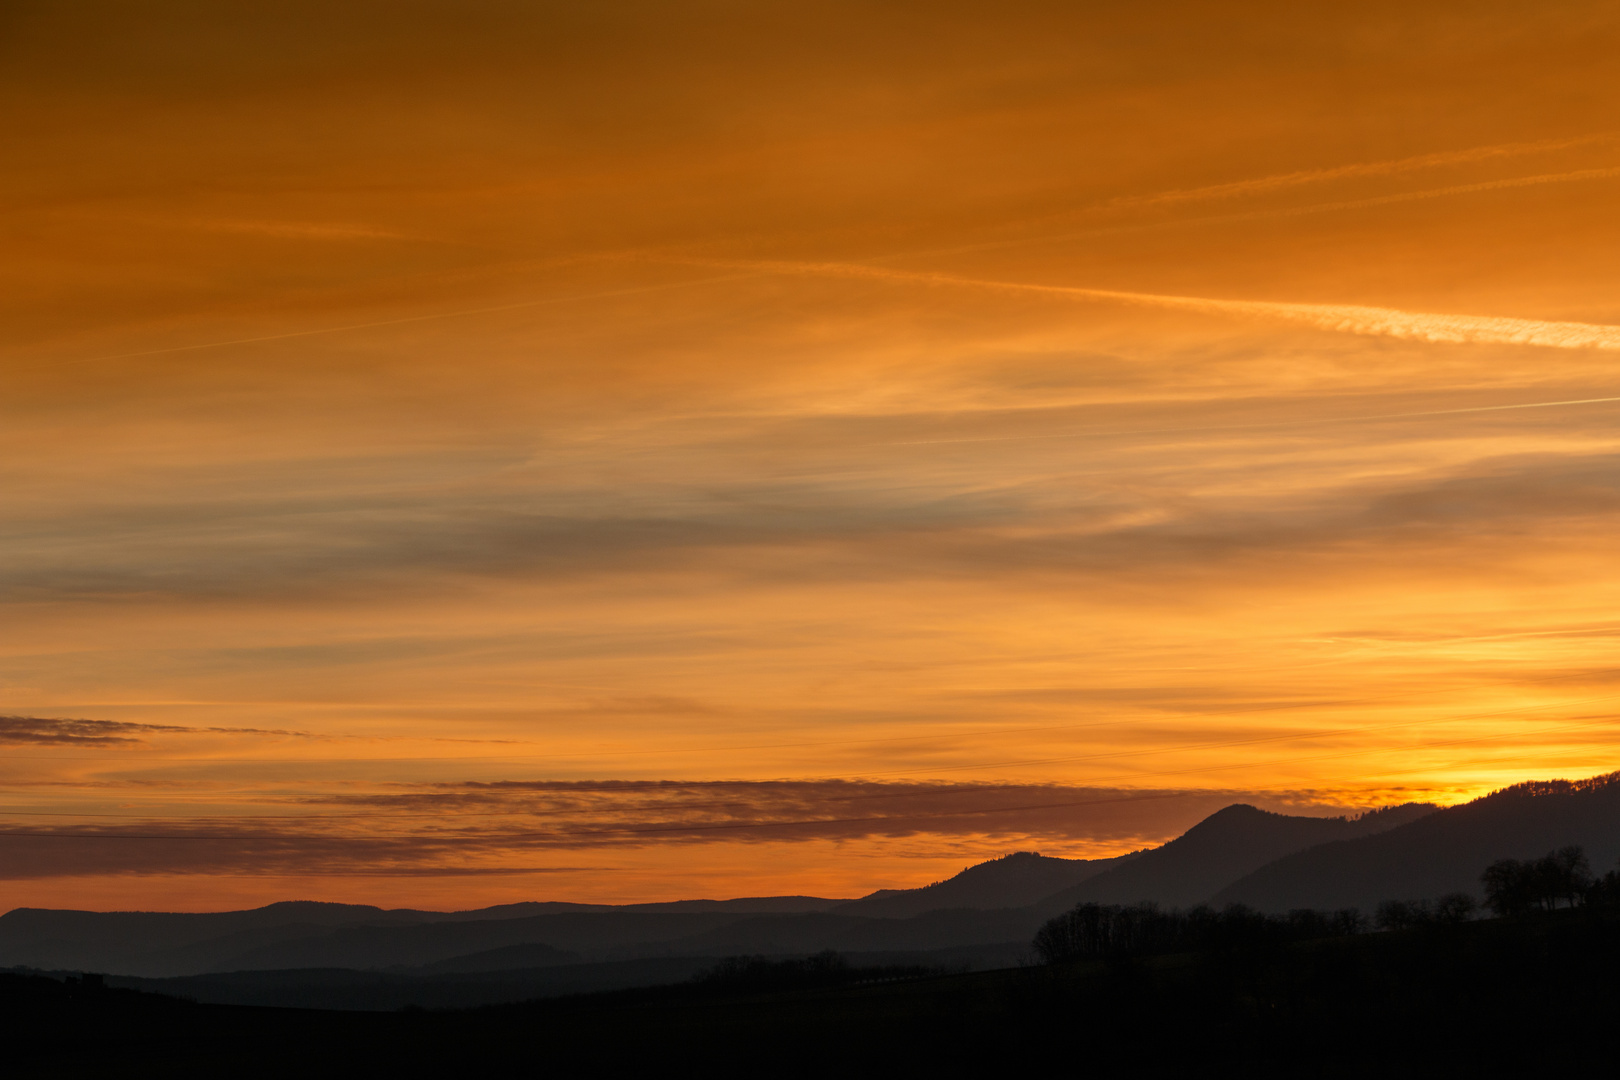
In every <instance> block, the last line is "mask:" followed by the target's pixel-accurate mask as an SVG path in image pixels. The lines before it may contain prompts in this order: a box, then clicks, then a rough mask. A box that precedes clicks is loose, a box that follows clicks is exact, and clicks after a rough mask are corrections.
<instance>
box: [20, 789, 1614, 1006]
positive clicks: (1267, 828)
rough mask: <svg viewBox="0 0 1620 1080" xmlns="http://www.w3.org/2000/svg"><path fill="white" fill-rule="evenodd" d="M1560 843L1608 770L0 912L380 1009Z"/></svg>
mask: <svg viewBox="0 0 1620 1080" xmlns="http://www.w3.org/2000/svg"><path fill="white" fill-rule="evenodd" d="M1566 844H1580V845H1582V846H1584V847H1585V848H1586V850H1587V852H1588V854H1589V856H1590V857H1591V859H1592V862H1593V865H1594V867H1595V868H1597V869H1600V870H1602V869H1608V868H1609V867H1610V866H1611V865H1613V863H1614V861H1615V859H1616V857H1617V856H1620V773H1616V774H1611V775H1609V776H1602V777H1596V778H1594V779H1591V780H1585V781H1577V782H1568V781H1546V782H1536V783H1529V784H1520V785H1518V786H1516V787H1512V788H1508V789H1506V790H1504V791H1499V792H1496V793H1494V794H1492V795H1489V796H1486V797H1484V798H1481V799H1476V800H1474V801H1473V802H1470V803H1466V804H1464V805H1461V806H1455V807H1450V808H1447V809H1439V808H1437V807H1435V806H1432V805H1429V804H1424V803H1409V804H1405V805H1402V806H1396V807H1391V808H1389V809H1385V810H1380V811H1375V812H1372V813H1368V814H1363V815H1360V816H1358V817H1354V818H1346V817H1338V818H1321V817H1303V816H1290V815H1284V814H1273V813H1268V812H1266V811H1262V810H1258V809H1256V808H1254V807H1252V806H1246V805H1237V806H1229V807H1227V808H1226V809H1224V810H1221V811H1219V812H1217V813H1215V814H1213V815H1211V816H1210V817H1208V818H1206V819H1205V820H1203V821H1201V822H1199V823H1198V824H1197V825H1195V826H1194V827H1193V828H1191V829H1189V830H1188V831H1187V832H1186V833H1185V834H1183V835H1182V836H1180V837H1178V838H1176V839H1175V840H1172V841H1170V842H1169V843H1167V844H1164V845H1163V846H1161V847H1158V848H1154V849H1151V850H1147V851H1141V852H1135V853H1133V854H1130V855H1124V856H1120V857H1117V858H1113V859H1092V860H1084V859H1057V858H1051V857H1047V856H1042V855H1038V854H1035V853H1033V852H1019V853H1015V854H1012V855H1007V856H1004V857H1002V858H999V859H993V860H991V861H989V862H985V863H981V864H979V865H977V866H973V867H969V868H968V869H966V870H964V871H962V872H961V873H960V874H957V875H956V876H955V877H952V878H950V879H948V880H946V881H941V882H936V883H934V884H932V885H928V886H925V887H923V888H919V889H884V890H879V891H878V892H875V893H873V894H871V895H869V896H865V897H861V898H860V899H857V900H838V899H826V898H821V897H809V896H780V897H751V898H743V899H738V900H687V901H677V902H673V903H659V904H632V905H624V906H611V905H593V904H568V903H522V904H504V905H500V906H498V907H491V908H483V909H479V910H476V911H459V912H433V911H415V910H384V909H381V908H375V907H368V906H363V905H351V904H324V903H313V902H290V903H280V904H271V905H269V906H268V907H263V908H257V909H254V910H251V911H229V912H217V913H209V914H180V913H167V912H91V911H57V910H45V909H35V908H19V909H17V910H15V911H11V912H8V913H6V914H5V915H3V916H0V967H7V966H15V967H29V968H34V969H39V970H74V971H81V970H82V971H100V972H106V973H108V974H110V975H115V976H123V977H125V981H126V982H128V983H130V984H132V985H133V984H136V983H139V984H141V985H149V984H151V981H152V980H162V982H163V985H162V986H161V987H158V986H155V984H152V985H153V988H164V989H168V990H170V991H171V992H179V993H183V994H187V995H188V996H193V997H198V998H200V999H202V1000H230V1001H243V1002H255V1003H270V1002H273V1003H280V1004H291V1003H298V1002H307V1001H313V1000H317V999H318V1000H322V1001H325V1002H327V1003H328V1004H331V1003H332V1002H334V1001H347V1002H349V1003H350V1005H351V1007H375V1008H394V1007H397V1006H398V1005H399V1004H401V1003H403V1002H405V1001H412V1000H414V1001H418V1002H424V1001H425V1002H439V1003H447V1004H448V1003H469V1002H470V1003H477V1002H482V1001H492V1000H512V999H513V997H514V996H518V997H522V996H529V997H533V996H542V995H545V994H550V993H564V992H572V991H574V990H579V989H604V988H611V987H614V986H621V985H623V986H628V985H638V984H645V983H648V982H658V981H668V980H672V979H676V980H678V979H684V978H687V977H689V976H690V975H691V974H692V973H693V972H694V971H696V970H700V969H701V968H702V967H703V966H704V965H705V964H707V963H710V962H712V960H713V959H714V958H718V957H723V956H728V955H738V954H763V955H780V956H786V955H802V954H805V953H811V952H817V951H820V950H823V949H836V950H838V951H840V952H843V953H845V954H848V955H851V956H866V957H873V958H881V962H884V963H937V964H949V965H954V966H962V965H967V966H997V965H1005V964H1010V963H1014V962H1016V960H1017V958H1018V957H1020V956H1021V955H1023V954H1024V953H1025V951H1026V949H1027V946H1028V942H1029V940H1030V938H1031V936H1032V935H1033V934H1034V932H1035V930H1036V929H1037V928H1038V927H1039V926H1040V924H1041V923H1042V922H1043V921H1045V920H1046V919H1047V918H1049V917H1051V916H1052V915H1054V914H1057V913H1059V912H1061V911H1064V910H1067V909H1068V908H1070V907H1072V906H1074V905H1075V904H1077V903H1083V902H1086V901H1097V902H1101V903H1133V902H1137V901H1152V902H1156V903H1158V904H1160V905H1163V906H1179V907H1185V906H1190V905H1193V904H1198V903H1212V904H1215V905H1217V906H1220V905H1225V904H1228V903H1243V904H1248V905H1250V906H1252V907H1256V908H1260V909H1262V910H1266V911H1287V910H1290V909H1293V908H1300V907H1315V908H1322V909H1334V908H1341V907H1360V908H1363V909H1371V908H1372V907H1373V906H1375V905H1376V904H1377V903H1378V902H1380V901H1382V900H1385V899H1419V898H1424V897H1434V896H1439V895H1442V894H1444V893H1447V892H1477V889H1478V881H1479V874H1480V871H1481V870H1482V869H1483V868H1484V867H1485V866H1486V865H1487V864H1489V863H1490V862H1492V861H1494V860H1496V859H1499V858H1509V857H1511V858H1526V857H1533V856H1538V855H1541V854H1544V853H1546V852H1547V851H1549V850H1552V849H1554V848H1557V847H1561V846H1564V845H1566ZM271 973H274V974H271ZM300 988H302V989H300ZM300 994H302V995H303V996H302V997H301V996H300Z"/></svg>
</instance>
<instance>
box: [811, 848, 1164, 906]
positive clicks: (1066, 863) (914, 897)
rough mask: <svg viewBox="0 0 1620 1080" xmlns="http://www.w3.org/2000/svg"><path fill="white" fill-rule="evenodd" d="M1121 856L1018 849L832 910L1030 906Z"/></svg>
mask: <svg viewBox="0 0 1620 1080" xmlns="http://www.w3.org/2000/svg"><path fill="white" fill-rule="evenodd" d="M1132 857H1133V856H1130V855H1126V856H1121V857H1120V858H1124V859H1129V858H1132ZM1120 858H1114V859H1053V858H1049V857H1047V856H1045V855H1041V854H1039V853H1037V852H1033V851H1018V852H1014V853H1013V854H1011V855H1003V856H1002V857H1001V858H999V859H991V860H990V861H989V862H982V863H979V864H978V865H977V866H970V867H968V868H967V869H966V870H963V871H962V872H961V873H960V874H957V875H956V876H955V877H952V878H947V879H946V880H944V881H936V882H934V884H932V885H925V886H923V887H922V888H920V889H879V890H878V891H877V892H875V893H872V894H871V895H870V896H863V897H861V898H860V899H859V900H851V901H849V902H848V903H844V904H840V905H838V907H837V908H836V909H834V910H836V911H837V912H838V913H839V914H840V915H867V916H874V917H879V918H905V917H907V916H910V915H921V914H923V913H924V912H927V911H941V910H945V909H949V908H976V909H979V910H990V909H994V908H1020V907H1029V906H1031V905H1032V904H1035V903H1037V902H1039V901H1040V900H1042V899H1044V898H1045V897H1048V896H1051V895H1052V894H1053V893H1055V892H1058V891H1060V890H1062V889H1066V888H1069V887H1070V886H1073V885H1078V884H1079V883H1080V882H1082V881H1085V880H1086V879H1087V878H1090V877H1095V876H1096V875H1098V874H1100V873H1102V872H1103V871H1105V870H1108V869H1110V868H1111V867H1113V866H1114V865H1115V864H1117V863H1118V862H1119V861H1120Z"/></svg>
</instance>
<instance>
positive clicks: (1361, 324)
mask: <svg viewBox="0 0 1620 1080" xmlns="http://www.w3.org/2000/svg"><path fill="white" fill-rule="evenodd" d="M680 261H682V262H686V263H688V264H689V265H700V266H712V267H729V268H733V269H739V270H743V269H752V270H758V271H762V272H767V273H776V274H783V275H793V274H799V275H806V276H814V277H844V278H865V279H869V280H874V281H895V282H902V283H907V284H916V285H943V286H953V287H957V288H969V289H986V290H993V291H997V292H1011V293H1035V294H1042V295H1047V296H1064V297H1072V298H1075V299H1081V300H1101V301H1106V302H1112V303H1120V304H1128V305H1132V306H1137V307H1153V308H1162V309H1168V310H1174V311H1192V312H1197V313H1199V314H1206V315H1228V316H1237V317H1239V318H1258V319H1269V320H1272V321H1277V322H1289V323H1298V324H1303V325H1306V326H1312V327H1315V328H1317V329H1320V330H1332V331H1336V332H1338V333H1343V334H1364V335H1369V336H1374V337H1393V338H1402V339H1406V340H1411V341H1423V342H1429V343H1433V344H1477V345H1539V346H1542V347H1544V348H1552V349H1605V350H1616V351H1620V326H1610V325H1604V324H1600V323H1578V322H1554V321H1551V320H1544V319H1514V318H1505V317H1501V316H1494V315H1445V314H1434V313H1429V312H1420V311H1401V310H1399V309H1397V308H1380V307H1364V306H1360V305H1353V304H1296V303H1288V302H1284V301H1273V300H1215V299H1209V298H1207V297H1199V296H1166V295H1161V294H1157V293H1138V292H1121V291H1118V290H1114V289H1087V288H1081V287H1079V286H1074V285H1038V284H1032V283H1028V282H1019V281H994V280H987V279H983V278H969V277H958V276H956V275H954V274H941V273H934V272H930V271H919V270H895V269H890V268H887V267H877V266H868V265H863V264H860V263H834V262H820V263H801V262H785V261H760V260H746V261H745V260H722V259H683V260H680Z"/></svg>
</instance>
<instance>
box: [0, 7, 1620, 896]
mask: <svg viewBox="0 0 1620 1080" xmlns="http://www.w3.org/2000/svg"><path fill="white" fill-rule="evenodd" d="M92 6H93V7H96V8H97V9H98V10H99V14H98V16H97V17H96V18H94V19H88V18H85V17H83V16H82V15H81V14H73V13H71V12H69V11H68V10H67V9H62V8H58V7H56V6H53V5H37V6H35V5H22V6H20V7H17V8H15V9H13V10H14V12H15V13H8V14H7V15H5V16H4V17H3V18H4V21H3V22H0V42H3V43H4V44H3V48H4V63H3V64H0V101H3V103H4V104H3V107H4V110H5V113H4V115H5V123H4V126H3V130H4V132H5V134H4V135H3V136H0V138H3V139H4V141H5V144H6V150H5V159H6V160H7V161H8V163H9V164H8V167H7V169H6V170H5V174H4V191H5V198H4V201H3V203H0V212H3V215H4V225H5V231H6V237H7V243H6V248H7V251H8V257H7V258H6V259H5V261H4V263H3V265H4V274H5V279H4V281H5V288H4V290H3V291H0V305H3V311H4V316H3V318H0V365H3V371H4V378H5V393H4V396H3V398H0V496H3V508H0V598H3V602H4V607H3V609H0V611H3V616H0V832H4V833H6V834H7V835H5V836H4V837H0V852H3V853H4V854H3V857H0V878H3V880H0V901H3V903H0V910H4V909H8V908H11V907H15V906H19V905H25V904H26V905H42V906H59V907H96V908H111V907H145V908H165V909H171V910H210V909H218V908H228V907H245V906H251V905H254V904H260V903H268V902H271V901H274V900H282V899H292V898H308V899H322V900H345V901H359V902H367V903H378V904H383V905H385V906H403V905H415V906H434V907H446V908H448V907H454V908H471V907H476V906H479V905H484V904H494V903H502V902H506V901H513V900H525V899H541V900H549V899H557V900H592V901H602V902H615V903H618V902H630V901H640V900H663V899H675V898H680V897H693V896H748V895H765V894H812V895H819V896H856V895H860V894H863V893H866V892H870V891H871V890H873V889H876V888H880V887H891V888H899V887H906V886H914V885H920V884H925V883H927V882H929V881H933V880H936V879H939V878H942V877H945V876H947V875H949V874H951V873H954V872H955V871H957V870H959V869H960V868H961V867H962V866H964V865H966V864H968V863H970V862H973V861H976V860H978V859H982V858H988V857H992V856H995V855H999V854H1001V853H1004V852H1008V851H1013V850H1039V851H1042V852H1044V853H1046V854H1050V855H1064V856H1087V855H1110V854H1117V853H1120V852H1124V851H1129V850H1134V849H1136V848H1140V847H1142V846H1144V845H1148V844H1155V843H1159V842H1161V841H1163V840H1164V839H1166V838H1168V837H1172V836H1174V835H1176V834H1178V833H1180V832H1181V831H1183V830H1185V829H1186V828H1187V827H1188V826H1190V825H1191V824H1193V823H1194V822H1196V821H1197V820H1199V818H1201V817H1202V816H1204V815H1206V814H1208V813H1211V812H1212V811H1214V810H1216V809H1219V808H1220V807H1222V806H1226V805H1228V804H1230V803H1232V802H1239V801H1241V802H1251V803H1254V804H1255V805H1258V806H1262V807H1265V808H1269V809H1289V810H1290V811H1291V812H1294V813H1308V814H1324V815H1326V814H1341V813H1346V812H1357V811H1360V810H1363V809H1367V808H1371V807H1376V806H1381V805H1387V804H1390V803H1396V802H1404V801H1408V800H1418V799H1423V800H1431V801H1435V802H1440V803H1447V804H1449V803H1455V802H1458V801H1461V800H1464V799H1467V798H1472V797H1475V796H1477V795H1480V794H1483V793H1485V792H1488V791H1491V790H1493V789H1495V788H1499V787H1502V786H1504V785H1507V784H1511V783H1515V782H1518V781H1522V780H1526V779H1532V778H1546V777H1557V776H1568V777H1574V776H1589V775H1593V774H1597V773H1602V772H1609V771H1612V770H1614V769H1616V768H1617V767H1620V722H1617V719H1616V716H1617V709H1620V663H1617V661H1616V659H1615V648H1616V644H1617V642H1620V560H1617V558H1616V547H1617V544H1616V536H1617V535H1620V262H1617V260H1616V259H1615V252H1616V251H1617V250H1620V214H1617V213H1616V212H1615V208H1616V205H1617V197H1620V126H1617V125H1620V121H1617V120H1616V117H1617V116H1620V110H1617V106H1620V81H1617V80H1615V79H1614V78H1613V77H1612V76H1609V77H1603V76H1601V75H1600V74H1599V73H1600V72H1602V71H1603V70H1604V69H1605V68H1606V67H1608V66H1611V65H1612V64H1613V62H1614V61H1613V57H1614V56H1615V53H1616V49H1617V48H1620V16H1617V15H1616V12H1615V11H1614V9H1613V8H1612V7H1610V6H1604V5H1596V4H1580V3H1571V4H1549V5H1542V6H1539V7H1538V8H1537V9H1536V10H1535V11H1534V12H1530V13H1528V14H1527V13H1526V12H1525V11H1523V10H1519V11H1518V12H1517V14H1516V15H1515V18H1514V19H1513V20H1512V21H1511V23H1510V22H1508V21H1506V20H1503V19H1500V18H1498V17H1497V16H1496V15H1495V14H1493V12H1494V11H1495V9H1494V8H1490V7H1488V6H1481V5H1476V4H1463V3H1456V4H1449V3H1436V4H1423V5H1410V4H1387V5H1377V4H1374V5H1359V6H1357V8H1356V9H1355V22H1354V25H1351V24H1350V23H1349V22H1348V21H1346V20H1348V18H1349V16H1348V15H1345V16H1343V18H1341V17H1340V16H1337V15H1334V14H1331V13H1325V12H1320V11H1313V10H1306V9H1300V8H1298V7H1297V6H1292V5H1281V4H1262V3H1255V4H1246V5H1233V4H1224V5H1196V4H1119V5H1109V4H1082V5H1072V4H1053V5H1041V4H1027V5H1015V6H1014V7H1013V8H1011V9H1008V8H1004V7H997V6H993V5H991V6H986V5H960V6H956V5H940V4H927V5H906V4H892V5H845V4H832V3H813V4H812V3H806V4H771V5H750V4H725V3H720V4H689V5H636V4H621V5H611V6H609V5H602V6H597V5H562V4H517V3H513V4H506V3H472V4H465V5H431V4H421V5H416V4H367V3H351V4H346V5H336V7H339V8H341V9H342V11H343V13H342V14H336V13H334V12H333V10H332V8H333V7H334V5H323V4H313V3H311V4H302V3H299V4H294V3H277V4H262V5H258V4H241V5H236V4H233V5H222V6H221V5H207V4H197V5H191V4H184V3H163V4H152V5H123V4H107V5H92ZM1594 87H1605V88H1607V89H1608V93H1607V95H1606V96H1604V95H1600V94H1598V93H1595V92H1594V90H1593V88H1594Z"/></svg>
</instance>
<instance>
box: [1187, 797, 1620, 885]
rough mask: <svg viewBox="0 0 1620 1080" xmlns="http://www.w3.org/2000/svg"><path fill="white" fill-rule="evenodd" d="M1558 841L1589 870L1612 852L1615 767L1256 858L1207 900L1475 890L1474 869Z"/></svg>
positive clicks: (1618, 853) (1605, 862) (1618, 825)
mask: <svg viewBox="0 0 1620 1080" xmlns="http://www.w3.org/2000/svg"><path fill="white" fill-rule="evenodd" d="M1567 844H1579V845H1581V846H1582V847H1584V848H1585V849H1586V853H1587V856H1588V857H1589V858H1590V860H1591V862H1592V866H1593V868H1594V869H1599V870H1602V869H1608V868H1609V867H1611V866H1613V865H1614V862H1615V859H1616V858H1617V857H1620V773H1610V774H1609V775H1607V776H1598V777H1593V778H1592V779H1590V780H1579V781H1568V780H1547V781H1532V782H1530V783H1525V784H1516V785H1514V786H1513V787H1510V788H1505V789H1503V790H1501V791H1498V792H1494V793H1493V794H1490V795H1487V796H1485V797H1483V798H1480V799H1475V800H1474V801H1473V802H1469V803H1464V804H1462V805H1461V806H1453V807H1449V808H1447V809H1444V810H1440V811H1438V812H1436V813H1433V814H1429V815H1426V816H1424V817H1422V818H1420V819H1418V820H1416V821H1412V822H1409V823H1407V824H1404V825H1402V826H1401V827H1400V828H1396V829H1391V830H1389V831H1387V832H1383V833H1380V834H1378V835H1375V836H1364V837H1360V838H1358V839H1346V840H1343V841H1340V842H1337V843H1328V844H1322V845H1320V846H1316V847H1312V848H1310V849H1309V850H1305V851H1300V852H1296V853H1294V854H1291V855H1288V856H1286V857H1283V858H1280V859H1278V860H1276V861H1274V862H1272V863H1270V864H1268V865H1265V866H1261V867H1256V868H1255V869H1254V870H1253V871H1252V872H1251V873H1249V874H1247V875H1245V876H1244V877H1243V878H1242V879H1241V880H1238V881H1235V882H1233V883H1232V884H1230V885H1228V886H1226V887H1225V888H1223V889H1221V890H1220V891H1219V892H1217V893H1216V894H1215V897H1214V899H1215V902H1216V903H1218V904H1226V903H1242V904H1248V905H1250V906H1251V907H1256V908H1259V909H1261V910H1263V911H1288V910H1291V909H1293V908H1302V907H1315V908H1340V907H1360V908H1364V909H1366V908H1372V907H1374V906H1375V905H1377V904H1378V903H1379V902H1381V901H1383V900H1391V899H1397V900H1405V899H1423V898H1432V897H1437V896H1442V895H1444V894H1446V893H1450V892H1464V893H1470V894H1475V895H1477V894H1478V892H1479V875H1480V871H1481V870H1483V869H1484V868H1485V867H1486V866H1487V865H1489V864H1490V863H1492V862H1495V861H1496V860H1497V859H1508V858H1531V857H1535V856H1539V855H1544V854H1546V853H1547V852H1548V851H1551V850H1553V849H1554V848H1559V847H1563V846H1565V845H1567Z"/></svg>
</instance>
